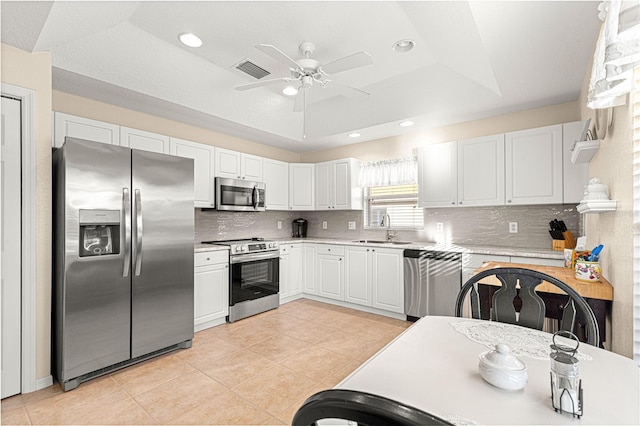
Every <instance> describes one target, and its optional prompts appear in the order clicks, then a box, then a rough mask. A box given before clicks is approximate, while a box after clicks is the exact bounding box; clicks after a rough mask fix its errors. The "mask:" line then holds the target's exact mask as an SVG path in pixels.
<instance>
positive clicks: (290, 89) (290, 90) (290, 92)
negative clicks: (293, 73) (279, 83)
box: [282, 86, 298, 96]
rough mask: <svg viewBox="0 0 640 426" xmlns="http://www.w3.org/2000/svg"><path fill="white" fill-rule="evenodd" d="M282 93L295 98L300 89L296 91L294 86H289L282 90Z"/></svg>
mask: <svg viewBox="0 0 640 426" xmlns="http://www.w3.org/2000/svg"><path fill="white" fill-rule="evenodd" d="M282 93H284V94H285V95H287V96H295V95H297V94H298V89H296V88H295V87H293V86H287V87H285V88H284V89H282Z"/></svg>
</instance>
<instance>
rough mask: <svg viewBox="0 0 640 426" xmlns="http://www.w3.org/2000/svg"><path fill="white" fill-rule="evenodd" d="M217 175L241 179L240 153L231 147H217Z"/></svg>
mask: <svg viewBox="0 0 640 426" xmlns="http://www.w3.org/2000/svg"><path fill="white" fill-rule="evenodd" d="M215 158H216V160H215V176H216V177H224V178H231V179H241V178H242V174H241V171H240V153H239V152H236V151H231V150H229V149H223V148H216V149H215Z"/></svg>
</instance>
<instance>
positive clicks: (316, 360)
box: [2, 299, 411, 425]
mask: <svg viewBox="0 0 640 426" xmlns="http://www.w3.org/2000/svg"><path fill="white" fill-rule="evenodd" d="M409 325H411V323H409V322H406V321H400V320H395V319H392V318H388V317H383V316H378V315H373V314H369V313H366V312H361V311H356V310H352V309H348V308H343V307H339V306H334V305H330V304H326V303H321V302H316V301H312V300H309V299H299V300H296V301H294V302H290V303H287V304H285V305H282V306H280V308H278V309H276V310H273V311H269V312H265V313H263V314H260V315H256V316H253V317H251V318H246V319H244V320H242V321H238V322H236V323H233V324H223V325H220V326H218V327H214V328H210V329H208V330H204V331H201V332H199V333H196V335H195V338H194V341H193V347H192V348H190V349H186V350H180V351H177V352H173V353H170V354H167V355H164V356H162V357H159V358H155V359H153V360H149V361H146V362H144V363H141V364H138V365H135V366H131V367H128V368H126V369H124V370H120V371H118V372H115V373H112V374H109V375H107V376H103V377H101V378H98V379H94V380H92V381H89V382H86V383H83V384H81V385H80V386H79V387H78V388H77V389H75V390H73V391H70V392H66V393H65V392H62V390H61V388H60V386H59V385H57V384H55V385H53V386H51V387H49V388H46V389H43V390H40V391H37V392H33V393H30V394H25V395H18V396H15V397H11V398H7V399H4V400H3V401H2V424H3V425H43V424H47V425H53V424H66V425H80V424H83V425H88V424H128V425H142V424H171V425H180V424H199V425H204V424H208V425H241V424H242V425H282V424H291V418H292V417H293V415H294V413H295V412H296V410H297V409H298V407H299V406H300V405H301V404H302V403H303V402H304V400H305V399H306V398H307V397H309V396H310V395H312V394H314V393H316V392H318V391H320V390H323V389H328V388H331V387H333V386H334V385H336V384H337V383H338V382H340V381H341V380H342V379H343V378H344V377H346V376H347V375H348V374H349V373H351V372H352V371H353V370H354V369H355V368H356V367H358V366H359V365H360V364H362V362H363V361H365V360H366V359H368V358H369V357H370V356H371V355H373V354H374V353H376V352H377V351H378V350H379V349H381V348H382V347H383V346H385V345H386V344H387V343H388V342H389V341H391V340H392V339H393V338H394V337H396V336H397V335H398V334H400V333H401V332H402V331H404V330H405V329H406V328H407V327H408V326H409Z"/></svg>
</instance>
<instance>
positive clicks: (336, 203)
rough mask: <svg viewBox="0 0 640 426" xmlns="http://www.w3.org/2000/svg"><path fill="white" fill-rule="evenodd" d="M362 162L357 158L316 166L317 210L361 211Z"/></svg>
mask: <svg viewBox="0 0 640 426" xmlns="http://www.w3.org/2000/svg"><path fill="white" fill-rule="evenodd" d="M359 173H360V162H359V161H358V160H356V159H355V158H345V159H341V160H334V161H327V162H324V163H317V164H316V182H315V189H316V193H315V197H316V210H325V209H336V210H361V209H362V188H360V186H359V185H358V174H359Z"/></svg>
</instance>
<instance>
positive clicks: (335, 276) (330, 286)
mask: <svg viewBox="0 0 640 426" xmlns="http://www.w3.org/2000/svg"><path fill="white" fill-rule="evenodd" d="M316 268H317V274H318V275H317V283H318V289H319V295H320V296H322V297H327V298H329V299H336V300H344V283H343V281H344V262H343V261H342V256H336V255H333V254H326V253H318V254H317V256H316Z"/></svg>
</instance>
